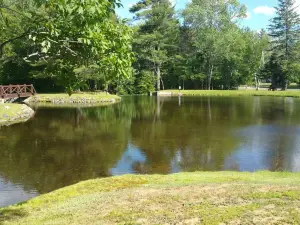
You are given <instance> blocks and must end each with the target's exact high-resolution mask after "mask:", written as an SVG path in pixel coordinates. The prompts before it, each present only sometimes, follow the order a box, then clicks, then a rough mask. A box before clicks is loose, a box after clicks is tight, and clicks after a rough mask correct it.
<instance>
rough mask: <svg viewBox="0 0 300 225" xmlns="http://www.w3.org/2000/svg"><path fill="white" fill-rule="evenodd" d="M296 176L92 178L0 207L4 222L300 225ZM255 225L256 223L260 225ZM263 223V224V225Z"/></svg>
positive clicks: (195, 174)
mask: <svg viewBox="0 0 300 225" xmlns="http://www.w3.org/2000/svg"><path fill="white" fill-rule="evenodd" d="M299 183H300V173H288V172H266V171H262V172H254V173H249V172H191V173H178V174H170V175H124V176H118V177H110V178H102V179H93V180H89V181H83V182H80V183H78V184H75V185H71V186H69V187H65V188H62V189H59V190H56V191H54V192H51V193H49V194H44V195H41V196H38V197H36V198H34V199H31V200H29V201H27V202H24V203H20V204H17V205H13V206H9V207H6V208H2V209H0V221H1V222H3V224H48V223H53V224H85V223H86V222H87V221H88V223H89V224H163V223H171V224H177V223H180V222H183V224H221V223H223V224H249V223H255V221H257V222H258V223H259V222H261V221H268V223H270V224H290V223H292V224H293V223H294V224H297V223H298V222H300V216H299V215H300V214H299V212H300V185H299ZM259 224H260V223H259ZM262 224H263V223H262Z"/></svg>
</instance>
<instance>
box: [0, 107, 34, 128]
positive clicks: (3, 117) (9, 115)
mask: <svg viewBox="0 0 300 225" xmlns="http://www.w3.org/2000/svg"><path fill="white" fill-rule="evenodd" d="M33 114H34V112H33V110H32V109H30V108H29V107H28V106H26V105H21V104H6V103H5V104H2V103H1V104H0V126H1V125H11V124H13V123H18V122H24V121H26V120H28V119H29V118H30V117H31V116H33Z"/></svg>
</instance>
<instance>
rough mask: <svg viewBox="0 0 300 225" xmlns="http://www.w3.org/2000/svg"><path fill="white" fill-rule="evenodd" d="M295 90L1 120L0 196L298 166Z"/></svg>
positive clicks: (299, 105) (133, 100)
mask: <svg viewBox="0 0 300 225" xmlns="http://www.w3.org/2000/svg"><path fill="white" fill-rule="evenodd" d="M299 112H300V99H296V98H280V97H277V98H275V97H148V96H142V97H124V98H123V100H122V102H121V103H118V104H115V105H110V106H102V107H94V108H45V107H40V108H38V109H37V111H36V115H35V117H34V118H33V119H31V120H30V121H28V122H26V123H24V124H17V125H13V126H10V127H2V128H1V129H0V206H6V205H10V204H14V203H18V202H21V201H25V200H27V199H30V198H32V197H34V196H37V195H40V194H43V193H47V192H50V191H53V190H56V189H58V188H61V187H65V186H68V185H71V184H74V183H77V182H80V181H83V180H87V179H92V178H98V177H108V176H114V175H122V174H168V173H177V172H180V171H219V170H236V171H257V170H270V171H293V172H300V138H299V137H300V116H299Z"/></svg>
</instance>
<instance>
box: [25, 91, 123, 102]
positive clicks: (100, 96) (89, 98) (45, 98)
mask: <svg viewBox="0 0 300 225" xmlns="http://www.w3.org/2000/svg"><path fill="white" fill-rule="evenodd" d="M120 99H121V98H120V97H119V96H116V95H110V94H107V93H103V92H99V93H98V92H97V93H96V92H95V93H92V92H91V93H78V94H72V95H71V96H69V95H68V94H63V93H62V94H37V95H35V96H33V97H31V98H29V99H28V100H27V102H35V103H59V102H60V103H101V102H115V101H119V100H120Z"/></svg>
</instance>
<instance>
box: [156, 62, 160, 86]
mask: <svg viewBox="0 0 300 225" xmlns="http://www.w3.org/2000/svg"><path fill="white" fill-rule="evenodd" d="M156 82H157V83H156V91H160V65H157V66H156Z"/></svg>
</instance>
